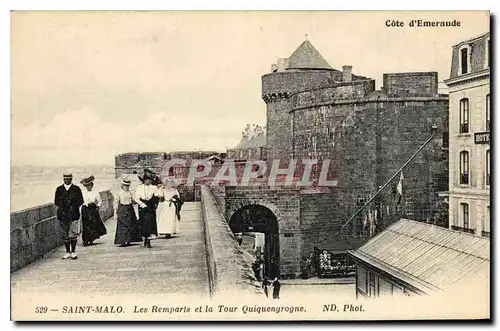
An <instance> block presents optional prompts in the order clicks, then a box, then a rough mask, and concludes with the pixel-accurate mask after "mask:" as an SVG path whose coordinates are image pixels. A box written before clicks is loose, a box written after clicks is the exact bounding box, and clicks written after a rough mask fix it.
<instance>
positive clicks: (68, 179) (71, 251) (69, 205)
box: [54, 174, 83, 260]
mask: <svg viewBox="0 0 500 331" xmlns="http://www.w3.org/2000/svg"><path fill="white" fill-rule="evenodd" d="M63 180H64V184H63V185H61V186H59V187H57V189H56V194H55V198H54V204H55V205H56V206H57V219H58V220H59V225H60V227H61V235H62V239H63V241H64V246H65V247H66V254H65V255H64V256H63V259H68V258H70V257H71V259H73V260H76V259H77V258H78V257H77V256H76V252H75V249H76V242H77V239H78V236H79V235H80V222H79V221H80V207H81V206H82V205H83V195H82V190H81V189H80V187H78V186H76V185H73V184H72V181H73V176H72V175H71V174H65V175H63Z"/></svg>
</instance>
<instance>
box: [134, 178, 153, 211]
mask: <svg viewBox="0 0 500 331" xmlns="http://www.w3.org/2000/svg"><path fill="white" fill-rule="evenodd" d="M155 195H156V196H158V188H157V187H156V186H154V185H144V184H141V185H139V186H137V189H136V190H135V201H136V202H137V203H138V204H139V206H141V207H142V208H144V207H146V204H145V203H144V202H142V201H141V199H143V200H150V199H151V198H152V197H153V196H155Z"/></svg>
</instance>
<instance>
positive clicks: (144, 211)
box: [135, 169, 159, 248]
mask: <svg viewBox="0 0 500 331" xmlns="http://www.w3.org/2000/svg"><path fill="white" fill-rule="evenodd" d="M142 181H143V183H142V184H141V185H139V186H138V187H137V189H136V191H135V201H136V202H137V203H138V204H139V222H138V223H139V228H140V231H141V236H142V237H143V238H144V247H148V248H151V239H153V238H155V237H156V236H158V226H157V224H156V208H157V207H158V202H159V197H158V188H157V187H156V183H157V181H158V178H157V177H156V174H155V173H154V172H152V171H151V170H149V169H145V170H144V176H143V178H142Z"/></svg>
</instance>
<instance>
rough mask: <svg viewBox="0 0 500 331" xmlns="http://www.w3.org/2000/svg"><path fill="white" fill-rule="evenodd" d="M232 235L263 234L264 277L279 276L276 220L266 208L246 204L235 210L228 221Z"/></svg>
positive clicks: (277, 227)
mask: <svg viewBox="0 0 500 331" xmlns="http://www.w3.org/2000/svg"><path fill="white" fill-rule="evenodd" d="M229 227H230V228H231V231H233V233H245V232H260V233H263V234H264V238H265V243H264V276H265V277H268V278H274V277H278V276H279V275H280V238H279V226H278V218H277V217H276V215H275V214H274V213H273V212H272V211H271V210H270V209H269V208H267V207H265V206H263V205H259V204H248V205H244V206H242V207H240V208H239V209H238V210H236V211H235V212H234V213H233V215H232V216H231V218H230V220H229Z"/></svg>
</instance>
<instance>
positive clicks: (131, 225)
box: [115, 204, 142, 245]
mask: <svg viewBox="0 0 500 331" xmlns="http://www.w3.org/2000/svg"><path fill="white" fill-rule="evenodd" d="M116 217H117V221H116V233H115V244H117V245H118V244H124V243H131V242H139V241H142V239H141V233H140V231H139V227H138V224H137V217H136V216H135V211H134V206H133V205H122V204H119V205H118V210H117V211H116Z"/></svg>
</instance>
